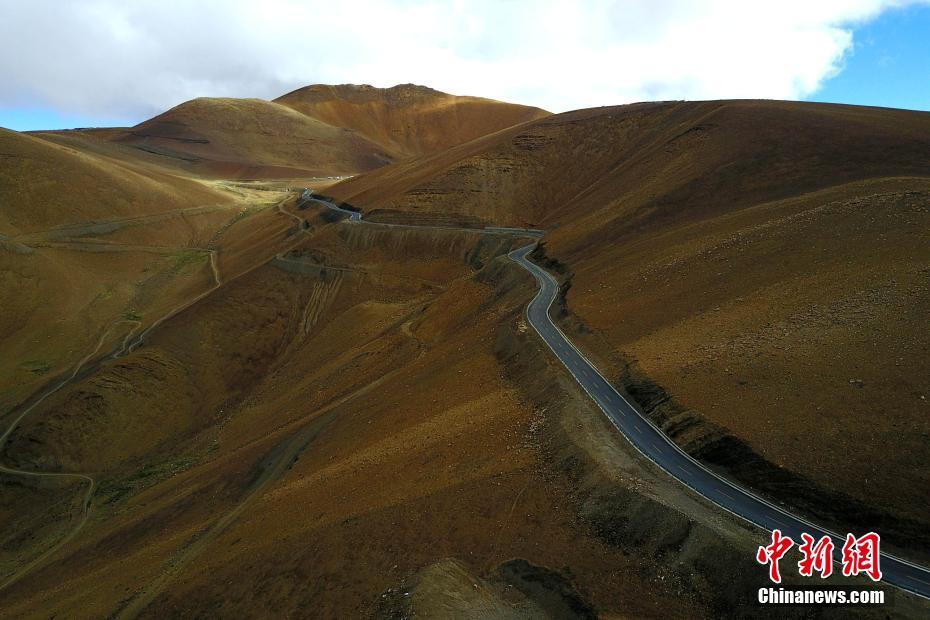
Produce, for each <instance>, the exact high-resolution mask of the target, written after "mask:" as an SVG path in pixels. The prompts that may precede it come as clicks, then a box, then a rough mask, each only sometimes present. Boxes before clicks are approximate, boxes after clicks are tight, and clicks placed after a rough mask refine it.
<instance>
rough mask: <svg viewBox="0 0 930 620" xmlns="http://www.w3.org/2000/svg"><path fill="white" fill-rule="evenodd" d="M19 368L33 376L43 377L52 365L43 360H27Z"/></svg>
mask: <svg viewBox="0 0 930 620" xmlns="http://www.w3.org/2000/svg"><path fill="white" fill-rule="evenodd" d="M19 367H20V368H22V369H23V370H26V371H29V372H31V373H32V374H34V375H44V374H45V373H47V372H48V371H49V370H51V369H52V365H51V364H49V363H48V362H46V361H44V360H29V361H28V362H23V363H22V364H20V365H19Z"/></svg>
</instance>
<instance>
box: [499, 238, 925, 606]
mask: <svg viewBox="0 0 930 620" xmlns="http://www.w3.org/2000/svg"><path fill="white" fill-rule="evenodd" d="M534 247H535V244H533V245H530V246H526V247H523V248H520V249H518V250H514V251H513V252H511V253H510V258H511V259H513V260H514V261H516V262H517V263H518V264H519V265H520V266H522V267H523V268H524V269H526V270H527V271H529V272H530V273H531V274H533V277H535V278H536V282H537V283H538V284H539V292H538V293H537V294H536V297H534V298H533V300H532V301H531V302H530V304H529V306H528V307H527V310H526V316H527V319H528V320H529V322H530V324H531V325H532V326H533V328H534V329H535V330H536V331H537V333H539V335H540V336H541V337H542V339H543V340H544V341H545V342H546V344H547V345H549V348H550V349H552V351H553V353H555V355H556V357H558V358H559V361H561V362H562V364H564V365H565V367H566V368H567V369H568V371H569V372H570V373H571V374H572V376H573V377H574V378H575V380H576V381H578V383H579V384H580V385H581V387H582V388H584V390H585V392H587V393H588V396H590V397H591V399H592V400H594V402H595V403H597V405H598V407H600V408H601V410H602V411H603V412H604V413H605V414H606V415H607V417H608V418H609V419H610V421H611V422H612V423H613V425H614V426H615V427H617V430H619V431H620V432H621V433H623V435H624V436H625V437H626V438H627V439H628V440H629V441H630V443H632V444H633V446H635V447H636V449H637V450H639V451H640V452H642V453H643V455H645V456H646V457H647V458H649V459H650V460H651V461H652V462H654V463H655V464H656V465H658V466H659V467H661V468H662V469H663V470H665V471H666V472H667V473H669V474H671V475H672V476H673V477H674V478H677V479H678V480H679V481H681V482H683V483H684V484H686V485H688V486H689V487H691V489H693V490H694V491H696V492H697V493H699V494H700V495H703V496H704V497H706V498H707V499H709V500H711V501H712V502H714V503H715V504H717V505H718V506H720V507H721V508H723V509H725V510H727V511H729V512H731V513H733V514H735V515H737V516H739V517H742V518H744V519H746V520H748V521H750V522H752V523H754V524H755V525H757V526H759V527H761V528H763V529H765V530H768V531H772V530H774V529H779V530H781V532H782V534H784V535H786V536H790V537H791V538H792V539H794V540H795V542H796V543H797V544H800V542H801V533H802V532H806V533H808V534H810V535H811V536H813V537H814V538H816V539H820V538H821V537H822V536H825V535H829V536H830V537H831V538H832V539H833V543H834V545H835V553H834V559H835V561H837V562H840V560H841V549H842V548H843V544H844V543H845V535H844V536H839V535H837V534H835V533H833V532H829V531H827V530H825V529H823V528H821V527H818V526H816V525H813V524H811V523H808V522H807V521H804V520H803V519H801V518H799V517H796V516H794V515H791V514H789V513H788V512H786V511H785V510H783V509H781V508H779V507H777V506H775V505H773V504H771V503H769V502H767V501H766V500H764V499H762V498H760V497H757V496H755V495H753V494H751V493H749V492H748V491H745V490H743V489H741V488H740V487H738V486H736V485H735V484H733V483H730V482H728V481H727V480H725V479H723V478H721V477H719V476H717V475H716V474H714V473H713V472H711V471H709V470H708V469H707V468H705V467H704V466H703V465H701V464H700V463H699V462H697V461H695V460H694V459H693V458H691V457H690V456H689V455H687V454H686V453H685V452H683V451H682V450H681V449H680V448H679V447H678V446H677V445H676V444H675V443H673V442H672V441H671V440H670V439H669V438H668V437H667V436H666V435H665V433H663V432H662V431H661V430H659V429H658V428H656V427H655V426H653V424H652V423H651V422H649V421H648V420H646V418H645V417H643V415H642V414H640V413H639V411H638V410H637V409H636V408H635V407H633V406H632V405H631V404H630V403H629V402H628V401H627V400H626V399H625V398H624V397H623V396H622V395H621V394H620V393H619V392H617V390H615V389H614V388H613V386H612V385H611V384H610V382H609V381H607V380H606V379H604V377H603V376H601V374H600V373H599V372H598V371H597V368H595V367H594V365H593V364H592V363H591V362H589V361H588V360H587V359H586V358H585V356H584V355H582V354H581V352H580V351H578V349H576V348H575V346H574V345H573V344H572V343H571V341H570V340H569V339H568V338H567V337H566V336H565V334H563V333H562V331H561V330H560V329H559V328H558V327H557V326H556V325H555V323H553V322H552V319H551V318H550V317H549V307H550V306H551V305H552V302H553V301H555V298H556V295H557V293H558V283H557V282H556V280H555V279H554V278H553V277H552V276H551V275H550V274H549V273H548V272H547V271H546V270H544V269H542V268H541V267H539V266H538V265H536V264H535V263H532V262H530V260H529V259H528V258H527V255H528V254H529V253H530V252H531V251H532V250H533V248H534ZM879 533H881V532H879ZM854 534H856V535H857V536H861V535H862V534H865V532H854ZM785 561H786V562H787V561H788V560H787V558H786V560H785ZM880 565H881V570H882V573H883V578H882V581H885V582H887V583H889V584H891V585H894V586H897V587H899V588H902V589H904V590H908V591H910V592H913V593H915V594H918V595H920V596H923V597H926V598H930V570H928V569H925V568H922V567H920V566H917V565H916V564H911V563H910V562H907V561H905V560H901V559H899V558H896V557H894V556H891V555H887V554H884V553H883V554H882V555H881V562H880ZM782 566H783V568H782V570H784V569H785V567H786V565H785V564H784V563H783V565H782ZM835 572H838V571H835ZM760 576H764V573H763V572H762V568H761V567H760ZM816 583H817V582H815V581H813V580H812V581H811V585H815V584H816Z"/></svg>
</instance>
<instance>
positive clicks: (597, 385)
mask: <svg viewBox="0 0 930 620" xmlns="http://www.w3.org/2000/svg"><path fill="white" fill-rule="evenodd" d="M301 198H302V199H303V200H304V201H313V202H316V203H319V204H321V205H323V206H325V207H326V208H328V209H331V210H334V211H336V212H339V213H341V214H343V215H347V216H348V218H347V221H348V223H362V222H363V220H362V214H361V213H359V212H356V211H351V210H348V209H345V208H342V207H340V206H338V205H336V204H334V203H333V202H331V201H328V200H325V199H323V198H322V197H319V196H314V195H313V194H312V192H311V191H310V190H304V191H303V192H302V193H301ZM278 209H279V211H281V212H282V213H284V214H285V215H288V216H290V217H291V218H293V219H294V220H295V221H296V222H297V223H298V226H299V225H300V224H302V223H303V220H302V219H301V218H300V217H298V216H296V215H294V214H293V213H290V212H288V211H285V210H284V209H283V207H282V206H281V203H279V204H278ZM364 223H365V224H367V225H374V226H382V227H387V228H420V229H422V228H429V229H442V230H455V231H467V232H471V233H479V234H489V235H508V236H520V237H529V238H533V239H534V242H533V243H532V244H530V245H528V246H524V247H521V248H519V249H517V250H514V251H512V252H511V253H510V254H509V257H510V258H511V259H512V260H513V261H515V262H516V263H517V264H518V265H520V266H521V267H523V268H524V269H526V270H527V271H529V272H530V274H532V275H533V277H534V278H535V279H536V282H537V283H538V285H539V290H538V292H537V294H536V296H535V297H534V298H533V299H532V300H531V301H530V303H529V304H528V306H527V309H526V318H527V320H528V322H529V323H530V325H531V326H532V327H533V329H534V330H535V331H536V332H537V333H538V334H539V336H540V337H541V338H542V339H543V341H544V342H545V343H546V344H547V345H548V346H549V348H550V349H551V350H552V352H553V353H554V354H555V356H556V357H557V359H558V360H559V361H560V362H561V363H562V364H563V365H564V366H565V368H566V369H567V370H568V371H569V373H570V374H571V375H572V377H573V378H574V379H575V380H576V381H577V382H578V384H579V385H580V386H581V387H582V388H583V389H584V390H585V392H586V393H587V394H588V396H589V397H590V398H591V399H592V400H593V401H594V402H595V403H596V404H597V406H598V407H599V408H600V409H601V410H602V411H603V412H604V414H605V415H606V416H607V418H608V419H609V420H610V421H611V423H612V424H613V425H614V427H615V428H616V429H617V430H618V431H619V432H620V433H621V434H622V435H623V436H624V437H626V439H627V440H629V442H630V443H631V444H632V445H633V446H634V447H635V448H636V449H637V450H638V451H639V452H641V453H642V454H643V456H645V457H646V458H648V459H649V460H651V461H652V462H653V463H655V464H656V465H657V466H658V467H659V468H661V469H662V470H664V471H665V472H667V473H668V474H669V475H671V476H672V477H673V478H675V479H677V480H678V481H680V482H681V483H683V484H685V485H686V486H688V487H689V488H691V489H692V490H693V491H695V492H696V493H698V494H699V495H701V496H703V497H705V498H706V499H708V500H710V501H711V502H713V503H715V504H717V505H718V506H719V507H721V508H722V509H724V510H726V511H728V512H730V513H732V514H733V515H735V516H737V517H739V518H742V519H744V520H746V521H748V522H750V523H752V524H754V525H756V526H758V527H760V528H762V529H764V530H767V531H772V530H774V529H779V530H781V532H782V533H783V534H785V535H788V536H791V537H792V538H794V539H795V540H800V537H801V533H808V534H811V535H813V536H815V537H817V538H819V537H821V536H830V537H831V538H832V539H833V542H834V545H835V549H836V552H835V556H834V559H835V561H836V562H838V563H839V561H840V559H841V558H840V551H839V550H840V549H842V546H843V543H844V542H845V537H843V536H840V535H839V534H837V533H834V532H831V531H829V530H826V529H825V528H822V527H820V526H817V525H815V524H812V523H810V522H808V521H806V520H804V519H803V518H802V517H799V516H796V515H793V514H791V513H789V512H787V511H786V510H784V509H782V508H780V507H778V506H776V505H774V504H772V503H770V502H768V501H766V500H765V499H763V498H761V497H759V496H757V495H754V494H753V493H751V492H750V491H748V490H746V489H743V488H741V487H740V486H738V485H736V484H734V483H732V482H730V481H728V480H726V479H725V478H722V477H721V476H719V475H717V474H716V473H714V472H713V471H711V470H709V469H708V468H707V467H705V466H704V465H702V464H701V463H700V462H698V461H696V460H695V459H693V458H692V457H691V456H689V455H688V454H687V453H685V452H684V451H683V450H681V448H679V447H678V446H677V445H676V444H675V443H674V442H673V441H672V440H671V439H670V438H669V437H668V436H667V435H666V434H665V433H664V432H663V431H662V430H661V429H659V428H658V427H656V426H655V425H654V424H653V423H652V422H650V421H649V420H648V419H647V418H646V417H645V416H644V415H642V414H641V413H640V412H639V411H638V410H637V409H636V407H634V406H633V405H632V404H630V402H629V401H627V400H626V398H624V396H623V395H622V394H620V392H618V391H617V390H616V389H615V388H614V387H613V386H612V385H611V383H610V382H609V381H608V380H607V379H606V378H605V377H604V376H603V375H602V374H601V373H600V372H599V371H598V369H597V368H596V367H595V366H594V364H592V363H591V362H590V360H588V359H587V358H586V357H585V356H584V354H583V353H581V351H580V350H578V348H577V347H575V345H574V344H573V343H572V342H571V340H569V338H568V337H567V336H566V335H565V334H564V333H563V332H562V331H561V330H560V329H559V328H558V326H557V325H556V324H555V323H554V322H553V321H552V319H551V317H550V315H549V310H550V308H551V306H552V304H553V302H554V301H555V299H556V298H557V295H558V291H559V284H558V282H557V281H556V280H555V278H554V277H553V276H552V275H551V274H550V273H549V272H547V271H546V270H544V269H543V268H541V267H540V266H538V265H536V264H535V263H533V262H531V261H530V260H529V258H528V255H529V254H530V252H532V251H533V249H534V248H535V247H536V241H535V239H538V238H539V237H541V236H542V235H543V234H544V231H541V230H536V229H525V228H502V227H487V228H483V229H482V228H461V229H460V228H455V227H443V226H416V225H404V224H385V223H376V222H367V221H365V222H364ZM298 230H302V229H300V228H298ZM208 251H209V252H210V266H211V269H212V272H213V277H214V284H213V286H211V287H210V288H209V289H207V290H205V291H203V292H202V293H200V294H198V295H196V296H195V297H193V298H191V299H189V300H188V301H186V302H184V303H182V304H180V305H179V306H177V307H175V308H173V309H171V310H169V311H168V312H167V313H165V314H164V315H163V316H161V317H160V318H159V319H158V320H156V321H154V322H153V323H152V324H150V325H149V326H148V327H147V328H146V329H145V330H143V331H142V332H141V333H140V334H139V335H138V336H136V337H135V338H133V335H134V334H135V332H136V330H137V329H138V328H139V327H140V326H139V324H138V322H137V321H128V322H133V323H135V324H136V325H135V327H134V328H133V329H132V330H131V331H130V332H129V333H128V334H127V335H126V336H125V337H124V339H123V341H122V346H121V347H120V348H119V349H118V350H117V351H115V352H114V353H113V354H112V355H111V357H113V358H115V357H120V356H122V355H124V354H128V353H131V352H132V351H133V350H135V349H136V348H137V347H138V346H140V345H141V344H142V342H143V341H144V339H145V338H146V336H147V335H148V334H149V333H150V332H151V331H152V330H154V329H156V328H157V327H158V326H159V325H161V324H162V323H163V322H164V321H166V320H168V319H170V318H171V317H173V316H175V315H177V314H178V313H179V312H182V311H183V310H185V309H186V308H188V307H190V306H191V305H193V304H195V303H197V302H198V301H200V300H201V299H203V298H205V297H207V296H208V295H210V294H211V293H213V292H214V291H215V290H217V289H218V288H219V287H220V286H221V285H222V283H223V281H222V279H221V277H220V272H219V269H218V268H217V263H216V253H215V251H212V250H208ZM279 256H280V255H279ZM253 268H254V267H253ZM248 271H251V269H249V270H247V271H246V272H244V273H247V272H248ZM241 275H243V274H238V275H237V276H236V277H238V276H241ZM233 279H234V278H233ZM119 322H127V321H118V322H117V323H119ZM117 323H114V324H113V325H111V326H110V327H109V328H108V329H107V330H106V331H105V332H104V334H102V335H101V338H100V340H99V342H98V344H97V346H96V348H95V349H94V350H93V351H92V352H91V353H89V354H88V355H87V356H86V357H85V358H84V359H82V360H81V361H80V362H79V363H78V364H77V365H76V367H75V368H74V371H73V372H72V373H71V375H70V376H68V377H66V378H64V379H62V380H61V381H60V382H58V383H56V384H54V385H52V386H51V387H49V388H48V389H47V390H46V391H45V392H42V393H41V394H39V395H37V397H36V399H35V400H34V401H33V402H31V403H29V404H28V405H27V406H26V407H25V408H24V409H23V410H22V411H21V412H20V414H19V415H18V416H17V417H16V418H15V419H14V420H13V422H12V423H11V424H10V425H9V426H8V428H7V429H6V431H5V432H4V433H3V434H2V435H0V453H2V451H3V447H4V446H5V444H6V442H7V440H8V438H9V436H10V435H11V434H12V433H13V431H14V430H15V429H16V427H17V426H18V425H19V423H20V422H21V421H22V419H23V418H25V417H26V415H28V414H29V413H30V412H31V411H32V410H33V409H34V408H35V407H36V406H38V405H39V404H40V403H41V402H43V401H44V400H45V399H47V398H48V397H49V396H51V395H52V394H54V393H55V392H57V391H59V390H60V389H61V388H62V387H64V386H65V385H67V384H69V383H70V382H71V381H73V380H74V379H75V378H76V377H77V376H78V374H79V373H81V372H82V370H84V369H85V368H86V367H87V366H88V365H89V363H90V362H91V360H92V359H93V358H94V357H95V356H96V355H97V354H98V352H99V350H100V349H101V347H102V346H103V344H104V343H105V342H106V340H107V339H108V338H109V337H110V334H111V331H112V329H113V328H114V327H115V326H116V324H117ZM372 387H373V386H372ZM308 432H310V431H308ZM314 432H315V431H314ZM312 436H313V433H310V434H309V435H307V436H303V434H299V435H298V436H295V437H294V438H293V439H292V440H287V441H286V442H285V443H284V444H282V446H283V451H282V454H283V455H284V457H285V458H282V459H275V461H274V467H273V468H272V470H270V471H271V473H270V474H269V476H268V477H267V479H266V480H263V481H262V483H261V484H258V485H257V486H256V487H255V488H253V489H252V490H251V492H250V493H249V494H248V496H247V499H248V498H251V497H252V496H253V495H254V494H255V493H256V492H257V491H258V490H260V489H261V488H262V487H264V486H265V483H266V482H267V481H270V480H271V479H273V478H274V476H273V475H271V474H273V473H280V472H279V471H278V469H279V468H280V464H281V463H284V462H289V461H290V455H291V453H292V452H293V451H294V450H299V449H300V448H301V446H303V445H305V444H306V443H307V442H308V441H310V440H311V438H312ZM0 472H4V473H8V474H15V475H22V476H36V477H39V476H41V477H57V478H70V479H72V480H78V481H82V482H84V483H86V484H87V485H88V489H87V491H86V493H85V496H84V499H83V503H82V513H81V519H80V521H79V522H78V523H77V524H76V525H75V527H73V528H72V529H71V530H70V531H69V532H68V533H67V534H66V535H65V536H64V537H63V538H62V539H61V540H60V541H59V542H58V543H56V544H55V545H54V546H53V547H52V548H50V549H48V550H47V551H46V552H45V553H43V554H42V555H40V556H39V557H37V558H35V559H34V560H32V561H31V562H29V563H28V564H27V565H25V566H23V567H21V568H20V569H19V570H17V571H16V572H15V573H13V574H12V575H10V576H9V578H8V579H7V580H6V581H5V582H3V583H0V590H3V589H5V588H6V587H7V586H9V585H11V584H12V583H14V582H16V581H18V580H19V579H20V578H21V577H23V576H24V575H26V574H27V573H29V572H30V571H31V570H33V569H35V568H36V567H37V566H38V565H40V564H42V563H44V562H45V561H46V560H47V559H49V558H50V557H51V556H52V555H54V553H55V552H56V551H58V550H59V549H60V548H61V547H62V546H63V545H65V544H66V543H67V542H68V541H69V540H71V539H72V538H73V537H74V536H75V535H76V534H77V533H78V532H79V531H80V530H81V528H82V527H83V526H84V524H85V523H86V521H87V518H88V515H89V511H90V504H91V500H92V497H93V494H94V491H95V488H96V482H95V480H94V479H93V477H91V476H90V475H88V474H83V473H45V472H33V471H27V470H19V469H14V468H9V467H6V466H3V465H2V464H0ZM246 503H247V501H244V502H243V503H242V504H243V505H242V506H239V507H237V508H236V509H235V510H233V511H232V512H230V513H229V514H227V515H226V516H224V517H223V518H221V519H220V520H219V521H217V523H216V524H215V525H214V526H213V527H212V528H211V530H210V532H211V533H219V532H220V531H222V530H223V529H225V527H226V526H228V525H229V523H230V522H232V520H233V519H235V517H236V516H237V515H238V514H239V512H241V510H242V508H243V507H244V505H245V504H246ZM206 539H212V536H208V537H206ZM197 550H199V547H197V548H196V549H192V550H188V551H185V552H184V553H182V554H181V556H180V557H179V558H176V560H177V561H178V566H177V567H176V569H174V570H170V571H168V572H167V573H166V574H165V575H164V576H163V578H162V579H159V580H157V581H156V582H154V583H152V584H149V586H148V587H146V588H145V589H144V590H143V591H141V592H139V593H137V596H135V597H133V599H131V600H130V601H128V604H127V607H125V608H124V609H123V610H121V613H120V617H133V616H135V615H136V614H137V613H138V612H139V611H141V610H142V609H144V608H145V607H146V606H147V605H148V604H149V603H150V602H151V601H152V600H153V599H154V597H155V596H156V595H157V594H158V593H159V592H160V591H161V590H162V588H163V587H164V586H165V584H166V583H167V581H168V580H169V579H171V578H172V577H173V576H174V575H176V574H177V572H179V571H180V569H181V568H182V567H183V565H184V564H186V562H187V560H188V559H189V558H190V557H191V556H192V555H193V554H195V553H196V551H197ZM881 568H882V572H883V579H882V580H883V581H884V582H886V583H887V584H890V585H892V586H896V587H898V588H901V589H903V590H906V591H909V592H912V593H914V594H916V595H918V596H922V597H925V598H930V570H928V569H926V568H924V567H921V566H918V565H916V564H913V563H911V562H908V561H906V560H903V559H900V558H897V557H895V556H893V555H890V554H887V553H883V554H882V556H881Z"/></svg>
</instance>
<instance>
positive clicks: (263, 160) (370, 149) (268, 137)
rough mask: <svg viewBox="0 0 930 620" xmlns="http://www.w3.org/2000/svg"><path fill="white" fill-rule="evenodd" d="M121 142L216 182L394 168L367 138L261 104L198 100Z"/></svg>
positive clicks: (142, 126)
mask: <svg viewBox="0 0 930 620" xmlns="http://www.w3.org/2000/svg"><path fill="white" fill-rule="evenodd" d="M118 140H119V141H120V142H123V143H128V144H132V145H134V146H136V147H137V148H138V149H140V150H143V151H147V152H150V153H154V154H157V155H161V156H163V157H165V158H169V159H174V160H176V162H174V163H177V165H181V166H187V167H190V168H192V169H193V170H194V171H197V172H201V173H205V174H211V175H214V176H243V173H247V174H245V176H252V177H255V178H260V177H263V176H265V177H267V176H288V175H291V176H294V175H299V174H323V173H326V174H344V173H354V172H357V171H360V170H370V169H372V168H375V167H377V166H379V165H383V164H384V163H387V162H388V161H389V158H388V157H387V155H386V154H385V153H383V152H382V151H383V149H382V148H381V147H380V146H379V145H376V144H373V143H371V142H370V141H368V140H366V139H365V138H364V137H362V136H359V135H356V134H355V133H353V132H349V131H345V130H343V129H341V128H338V127H334V126H332V125H329V124H327V123H324V122H322V121H319V120H316V119H314V118H310V117H308V116H306V115H304V114H301V113H299V112H297V111H295V110H293V109H291V108H289V107H287V106H284V105H280V104H277V103H273V102H270V101H264V100H262V99H218V98H200V99H194V100H192V101H188V102H185V103H182V104H181V105H179V106H176V107H174V108H172V109H170V110H168V111H167V112H165V113H163V114H160V115H158V116H156V117H154V118H152V119H149V120H147V121H145V122H143V123H140V124H139V125H136V126H135V127H133V128H131V129H130V130H129V131H128V132H127V133H126V134H124V135H122V136H121V137H119V138H118Z"/></svg>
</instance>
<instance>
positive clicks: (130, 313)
mask: <svg viewBox="0 0 930 620" xmlns="http://www.w3.org/2000/svg"><path fill="white" fill-rule="evenodd" d="M123 320H124V321H141V320H142V315H141V314H139V313H138V312H136V311H135V310H133V309H132V308H130V309H129V310H126V312H124V313H123Z"/></svg>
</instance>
